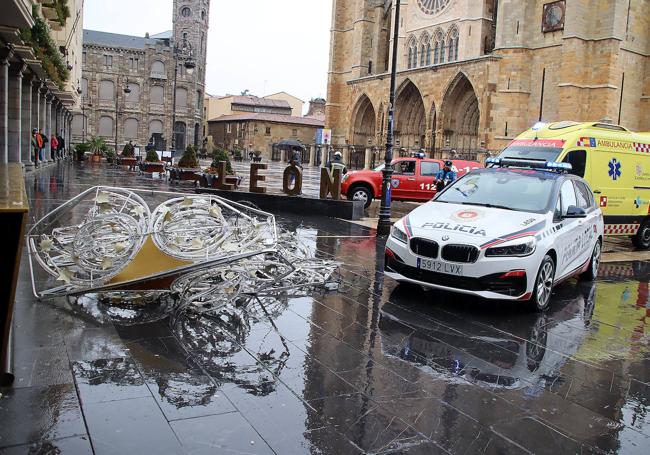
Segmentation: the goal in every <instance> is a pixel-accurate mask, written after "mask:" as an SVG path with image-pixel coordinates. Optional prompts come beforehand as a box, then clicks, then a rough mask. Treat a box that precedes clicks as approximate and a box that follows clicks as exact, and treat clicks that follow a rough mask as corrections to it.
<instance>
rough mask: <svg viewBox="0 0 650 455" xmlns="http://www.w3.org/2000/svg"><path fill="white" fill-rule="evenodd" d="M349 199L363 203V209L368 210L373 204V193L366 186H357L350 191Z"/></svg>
mask: <svg viewBox="0 0 650 455" xmlns="http://www.w3.org/2000/svg"><path fill="white" fill-rule="evenodd" d="M349 194H350V196H349V199H350V200H351V201H363V207H364V208H366V209H367V208H368V207H370V204H371V203H372V193H371V192H370V190H369V189H368V188H366V187H365V186H356V187H354V188H352V190H350V193H349Z"/></svg>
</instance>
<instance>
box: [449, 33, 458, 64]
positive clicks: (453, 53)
mask: <svg viewBox="0 0 650 455" xmlns="http://www.w3.org/2000/svg"><path fill="white" fill-rule="evenodd" d="M447 51H448V58H447V60H448V61H450V62H455V61H456V60H458V29H456V28H454V29H453V30H452V31H451V32H450V33H449V39H448V40H447Z"/></svg>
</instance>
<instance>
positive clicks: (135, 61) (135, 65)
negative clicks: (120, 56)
mask: <svg viewBox="0 0 650 455" xmlns="http://www.w3.org/2000/svg"><path fill="white" fill-rule="evenodd" d="M138 63H140V60H139V59H137V58H133V57H130V58H129V68H131V69H132V70H137V69H138Z"/></svg>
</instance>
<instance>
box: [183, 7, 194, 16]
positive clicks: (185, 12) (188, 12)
mask: <svg viewBox="0 0 650 455" xmlns="http://www.w3.org/2000/svg"><path fill="white" fill-rule="evenodd" d="M191 15H192V10H191V9H189V8H188V7H187V6H184V7H183V8H181V16H183V17H190V16H191Z"/></svg>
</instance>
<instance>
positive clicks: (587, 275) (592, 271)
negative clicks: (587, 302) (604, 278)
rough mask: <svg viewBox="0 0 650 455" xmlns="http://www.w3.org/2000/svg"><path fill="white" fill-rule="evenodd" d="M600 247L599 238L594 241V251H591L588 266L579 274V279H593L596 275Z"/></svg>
mask: <svg viewBox="0 0 650 455" xmlns="http://www.w3.org/2000/svg"><path fill="white" fill-rule="evenodd" d="M601 250H602V247H601V246H600V240H598V241H597V242H596V245H595V246H594V251H593V253H591V261H590V263H589V268H588V269H587V270H585V271H584V272H583V273H581V274H580V279H581V280H586V281H593V280H595V279H596V277H597V276H598V267H600V253H601Z"/></svg>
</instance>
